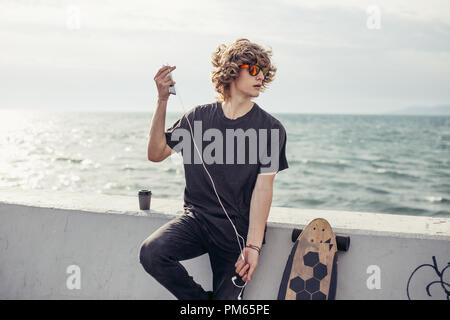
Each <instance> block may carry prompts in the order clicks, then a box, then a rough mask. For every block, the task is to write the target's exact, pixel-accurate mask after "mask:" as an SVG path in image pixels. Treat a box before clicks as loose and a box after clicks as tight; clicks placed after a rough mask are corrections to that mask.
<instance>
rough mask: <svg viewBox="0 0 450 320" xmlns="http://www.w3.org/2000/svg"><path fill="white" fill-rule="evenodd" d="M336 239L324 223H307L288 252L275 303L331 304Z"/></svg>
mask: <svg viewBox="0 0 450 320" xmlns="http://www.w3.org/2000/svg"><path fill="white" fill-rule="evenodd" d="M336 251H337V244H336V236H335V234H334V232H333V229H332V228H331V226H330V224H329V223H328V221H326V220H325V219H322V218H318V219H314V220H313V221H311V222H310V223H309V224H308V225H307V226H306V228H305V229H304V230H303V232H302V233H301V234H300V236H299V237H298V239H297V240H296V241H295V244H294V247H293V248H292V250H291V254H290V255H289V258H288V261H287V263H286V267H285V270H284V273H283V278H282V280H281V284H280V289H279V291H278V300H310V299H312V300H334V299H335V295H336V284H337V254H336Z"/></svg>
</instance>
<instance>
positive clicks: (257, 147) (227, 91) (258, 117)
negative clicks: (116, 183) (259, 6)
mask: <svg viewBox="0 0 450 320" xmlns="http://www.w3.org/2000/svg"><path fill="white" fill-rule="evenodd" d="M270 56H271V50H265V49H263V48H262V47H260V46H259V45H257V44H255V43H252V42H250V41H249V40H247V39H238V40H236V41H235V42H234V43H233V44H231V45H230V46H229V47H226V46H225V45H221V46H219V47H218V49H217V50H216V52H215V53H214V54H213V56H212V64H213V66H214V67H215V69H214V71H213V72H212V82H213V84H214V85H215V89H216V91H217V92H218V93H219V96H217V97H216V100H217V101H216V102H214V103H209V104H206V105H200V106H196V107H194V108H192V109H191V110H189V111H188V112H187V113H186V114H185V115H184V116H183V117H182V118H181V119H179V120H178V121H177V122H175V123H174V124H173V125H172V127H171V128H169V129H168V130H166V131H164V126H165V115H166V107H167V101H168V98H169V92H168V88H169V86H171V85H174V84H175V82H174V81H173V80H172V79H171V78H170V77H167V75H168V74H169V73H170V72H171V71H173V70H174V69H175V68H176V67H175V66H173V67H170V66H166V67H162V68H161V69H160V70H159V71H158V72H157V74H156V76H155V78H154V80H155V82H156V85H157V88H158V94H159V97H158V106H157V108H156V111H155V113H154V115H153V119H152V125H151V130H150V138H149V143H148V159H149V160H150V161H154V162H160V161H163V160H164V159H166V158H167V157H168V156H170V155H171V154H172V153H173V152H180V151H181V153H182V154H183V160H184V161H183V162H184V169H185V178H186V187H185V191H184V214H183V215H181V216H179V217H177V218H176V219H174V220H172V221H169V222H168V223H167V224H165V225H163V226H162V227H161V228H159V229H158V230H156V231H155V232H154V233H153V234H152V235H150V236H149V237H148V238H147V239H146V240H144V241H143V243H142V245H141V250H140V262H141V264H142V265H143V267H144V269H145V270H146V271H147V272H148V273H149V274H150V275H152V276H153V277H154V278H155V279H156V280H157V281H158V282H159V283H160V284H162V285H163V286H164V287H166V288H167V289H168V290H169V291H170V292H171V293H172V294H173V295H175V297H177V298H178V299H183V300H184V299H236V298H238V296H239V295H241V294H242V292H243V287H242V284H243V283H244V282H250V281H251V279H252V277H253V274H254V272H255V270H256V268H257V266H258V257H259V254H260V251H261V247H262V244H264V240H265V231H266V222H267V218H268V215H269V210H270V206H271V203H272V194H273V181H274V178H275V174H276V173H277V172H278V171H281V170H284V169H286V168H288V163H287V160H286V154H285V153H286V152H285V150H286V131H285V129H284V127H283V125H282V124H281V123H280V121H278V120H277V119H276V118H274V117H273V116H271V115H270V114H269V113H267V112H266V111H264V110H263V109H262V108H260V107H259V106H258V105H257V104H256V103H254V102H252V101H251V99H252V98H256V97H258V96H259V93H260V91H262V90H263V89H264V88H265V86H266V85H267V84H268V83H270V82H271V81H272V80H273V78H274V74H275V71H276V68H275V67H274V66H273V65H272V64H271V63H270ZM264 133H266V135H264ZM180 137H182V141H181V142H179V140H180ZM213 137H214V141H213V142H211V144H210V145H208V146H206V148H204V149H203V147H204V144H203V142H204V141H208V140H213V139H212V138H213ZM235 138H237V140H238V143H237V146H236V145H235V142H236V139H235ZM247 138H248V139H247ZM191 142H192V143H191ZM211 146H213V147H214V148H212V147H211ZM199 153H200V154H199ZM269 155H270V158H268V156H269ZM243 159H245V161H242V160H243ZM267 160H269V161H267ZM219 200H220V201H219ZM240 240H243V241H242V243H241V241H240ZM204 253H208V254H209V258H210V262H211V268H212V271H213V291H212V292H205V290H204V289H203V288H202V287H201V286H200V285H199V284H197V283H196V282H195V281H194V280H193V278H192V277H191V276H189V274H188V273H187V271H186V269H185V268H184V267H183V266H182V265H181V264H180V263H179V261H183V260H186V259H192V258H194V257H197V256H200V255H202V254H204ZM235 276H236V277H237V276H239V277H240V279H241V280H242V282H241V284H237V283H236V282H235V281H234V280H232V278H233V277H235ZM235 279H236V278H235ZM238 280H239V279H238Z"/></svg>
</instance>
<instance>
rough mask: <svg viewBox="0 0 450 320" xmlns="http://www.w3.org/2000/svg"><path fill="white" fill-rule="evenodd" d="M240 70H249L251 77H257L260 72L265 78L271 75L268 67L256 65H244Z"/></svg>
mask: <svg viewBox="0 0 450 320" xmlns="http://www.w3.org/2000/svg"><path fill="white" fill-rule="evenodd" d="M240 68H241V69H245V68H248V73H250V75H252V76H256V75H257V74H258V73H259V71H260V70H261V71H262V73H263V75H264V78H265V77H267V76H268V74H269V68H268V67H265V68H261V67H259V66H257V65H256V64H243V65H241V67H240Z"/></svg>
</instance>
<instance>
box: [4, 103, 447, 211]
mask: <svg viewBox="0 0 450 320" xmlns="http://www.w3.org/2000/svg"><path fill="white" fill-rule="evenodd" d="M271 114H272V115H273V116H274V117H276V118H277V119H278V120H280V121H281V123H282V124H283V126H284V127H285V129H286V132H287V144H286V152H287V153H286V156H287V160H288V164H289V168H288V169H286V170H284V171H281V172H279V173H278V174H277V176H276V178H275V182H274V192H273V201H272V206H281V207H292V208H310V209H331V210H346V211H367V212H379V213H391V214H407V215H423V216H445V217H450V117H449V116H406V115H335V114H328V115H324V114H277V113H271ZM152 116H153V114H152V112H50V111H34V112H33V111H29V110H28V111H25V110H20V111H19V110H17V111H0V188H8V187H14V188H23V189H25V190H26V189H42V190H49V191H51V190H64V191H73V192H82V193H103V194H115V195H129V196H136V195H137V192H138V190H140V189H149V190H151V191H152V196H153V197H155V198H172V199H178V200H182V199H183V191H184V186H185V180H184V168H183V165H182V159H181V157H177V155H172V156H171V157H169V158H167V159H166V160H164V161H162V162H159V163H153V162H150V161H148V160H147V143H148V135H149V131H150V125H151V120H152ZM180 116H181V113H170V112H168V113H167V119H166V125H165V128H166V129H167V128H169V127H170V126H171V125H172V124H173V123H174V122H175V121H176V120H177V119H179V118H180Z"/></svg>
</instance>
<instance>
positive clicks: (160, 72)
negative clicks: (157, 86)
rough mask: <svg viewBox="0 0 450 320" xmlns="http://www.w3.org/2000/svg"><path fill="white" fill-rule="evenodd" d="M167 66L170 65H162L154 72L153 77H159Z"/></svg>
mask: <svg viewBox="0 0 450 320" xmlns="http://www.w3.org/2000/svg"><path fill="white" fill-rule="evenodd" d="M168 68H170V66H163V67H161V68H160V69H159V70H158V72H157V73H156V75H155V79H156V78H157V77H159V76H160V75H161V74H162V73H163V72H164V71H165V70H167V69H168Z"/></svg>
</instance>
